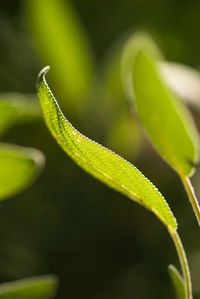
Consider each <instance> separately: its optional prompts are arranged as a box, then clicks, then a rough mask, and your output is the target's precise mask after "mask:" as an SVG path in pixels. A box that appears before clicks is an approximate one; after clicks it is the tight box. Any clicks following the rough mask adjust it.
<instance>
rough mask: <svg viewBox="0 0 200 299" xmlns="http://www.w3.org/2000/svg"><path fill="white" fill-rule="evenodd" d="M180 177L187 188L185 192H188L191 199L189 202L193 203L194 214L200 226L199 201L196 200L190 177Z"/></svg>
mask: <svg viewBox="0 0 200 299" xmlns="http://www.w3.org/2000/svg"><path fill="white" fill-rule="evenodd" d="M180 177H181V181H182V183H183V185H184V187H185V190H186V192H187V195H188V197H189V200H190V202H191V205H192V208H193V210H194V213H195V215H196V218H197V221H198V224H199V226H200V206H199V203H198V200H197V198H196V195H195V192H194V189H193V187H192V184H191V182H190V179H189V178H188V177H184V176H180Z"/></svg>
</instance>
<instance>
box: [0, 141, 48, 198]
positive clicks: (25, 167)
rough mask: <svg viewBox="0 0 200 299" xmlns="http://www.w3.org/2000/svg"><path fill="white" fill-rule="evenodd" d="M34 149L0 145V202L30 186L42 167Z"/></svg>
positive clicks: (39, 155)
mask: <svg viewBox="0 0 200 299" xmlns="http://www.w3.org/2000/svg"><path fill="white" fill-rule="evenodd" d="M44 161H45V159H44V155H43V154H42V153H41V152H40V151H39V150H36V149H33V148H26V147H22V146H17V145H10V144H7V143H0V168H1V171H0V200H3V199H6V198H8V197H10V196H13V195H15V194H16V193H18V192H19V191H21V190H23V189H24V188H26V187H27V186H28V185H29V184H31V183H32V182H33V181H34V179H35V178H36V177H37V175H38V174H39V173H40V170H41V169H42V167H43V165H44Z"/></svg>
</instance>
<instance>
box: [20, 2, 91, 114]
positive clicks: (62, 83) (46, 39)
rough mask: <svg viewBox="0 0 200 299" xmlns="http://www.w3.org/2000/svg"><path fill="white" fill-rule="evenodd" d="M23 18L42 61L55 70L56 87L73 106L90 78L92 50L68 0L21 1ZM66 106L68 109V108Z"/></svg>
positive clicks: (84, 93)
mask: <svg viewBox="0 0 200 299" xmlns="http://www.w3.org/2000/svg"><path fill="white" fill-rule="evenodd" d="M23 2H24V7H25V14H26V20H27V23H28V25H29V28H30V32H31V34H32V36H33V37H34V41H35V44H36V46H37V48H38V50H39V53H40V54H41V56H42V58H43V61H44V63H45V62H46V63H47V61H48V63H50V64H51V66H52V67H53V68H54V70H55V73H54V74H55V76H56V77H55V78H56V82H57V84H56V87H57V88H58V89H59V92H60V93H61V94H63V95H64V96H67V97H68V102H66V104H67V105H68V106H69V105H71V106H73V108H74V106H75V107H76V108H77V107H79V106H80V105H81V106H82V105H83V104H84V103H85V97H86V96H87V95H88V93H89V91H90V88H91V82H92V80H93V79H94V73H93V71H94V61H93V53H92V50H91V48H90V44H89V42H88V38H87V35H86V33H85V31H84V30H83V26H82V24H81V22H80V20H79V18H78V16H77V14H76V13H75V10H74V8H73V6H72V4H71V3H70V1H69V0H67V1H64V0H43V1H41V0H28V1H26V0H24V1H23ZM71 106H70V108H71Z"/></svg>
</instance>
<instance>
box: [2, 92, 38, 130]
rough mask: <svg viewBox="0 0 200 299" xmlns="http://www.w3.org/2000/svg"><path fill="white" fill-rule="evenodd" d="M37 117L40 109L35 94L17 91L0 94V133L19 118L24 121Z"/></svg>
mask: <svg viewBox="0 0 200 299" xmlns="http://www.w3.org/2000/svg"><path fill="white" fill-rule="evenodd" d="M38 117H40V110H39V105H38V101H37V100H36V97H35V96H33V95H24V94H19V93H1V94H0V135H2V134H3V133H4V132H5V131H6V130H7V129H9V127H11V126H12V125H13V124H14V123H15V122H16V121H17V120H18V119H19V118H20V119H21V120H23V121H25V120H33V119H37V118H38Z"/></svg>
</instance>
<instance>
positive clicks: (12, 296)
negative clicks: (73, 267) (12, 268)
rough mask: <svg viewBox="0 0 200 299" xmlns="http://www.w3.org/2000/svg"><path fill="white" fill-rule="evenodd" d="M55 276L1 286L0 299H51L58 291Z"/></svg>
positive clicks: (28, 279) (22, 280)
mask: <svg viewBox="0 0 200 299" xmlns="http://www.w3.org/2000/svg"><path fill="white" fill-rule="evenodd" d="M57 284H58V282H57V278H56V277H55V276H53V275H47V276H39V277H32V278H27V279H21V280H17V281H14V282H8V283H3V284H1V285H0V299H50V298H53V297H54V295H55V292H56V289H57Z"/></svg>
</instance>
